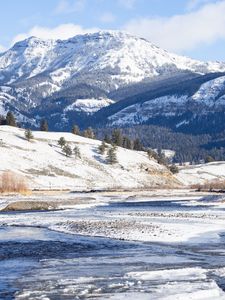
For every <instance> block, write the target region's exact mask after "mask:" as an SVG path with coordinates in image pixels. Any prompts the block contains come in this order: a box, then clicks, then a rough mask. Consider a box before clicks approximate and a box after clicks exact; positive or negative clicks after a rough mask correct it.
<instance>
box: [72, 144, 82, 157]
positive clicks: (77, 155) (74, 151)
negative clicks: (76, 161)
mask: <svg viewBox="0 0 225 300" xmlns="http://www.w3.org/2000/svg"><path fill="white" fill-rule="evenodd" d="M73 153H74V155H75V158H81V154H80V148H79V147H78V146H75V147H74V148H73Z"/></svg>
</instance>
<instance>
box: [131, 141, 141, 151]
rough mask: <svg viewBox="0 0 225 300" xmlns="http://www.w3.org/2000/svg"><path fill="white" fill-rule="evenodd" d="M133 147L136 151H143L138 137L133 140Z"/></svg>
mask: <svg viewBox="0 0 225 300" xmlns="http://www.w3.org/2000/svg"><path fill="white" fill-rule="evenodd" d="M133 149H134V150H136V151H143V146H142V144H141V141H140V140H139V139H138V138H137V139H135V140H134V147H133Z"/></svg>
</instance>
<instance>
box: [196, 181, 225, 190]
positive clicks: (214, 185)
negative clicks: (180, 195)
mask: <svg viewBox="0 0 225 300" xmlns="http://www.w3.org/2000/svg"><path fill="white" fill-rule="evenodd" d="M191 187H192V188H193V189H196V190H198V191H223V192H225V180H212V181H207V182H206V183H204V184H195V185H192V186H191Z"/></svg>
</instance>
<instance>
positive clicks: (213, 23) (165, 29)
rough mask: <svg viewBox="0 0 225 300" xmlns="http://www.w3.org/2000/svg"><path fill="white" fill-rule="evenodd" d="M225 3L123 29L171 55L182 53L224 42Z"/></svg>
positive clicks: (142, 20) (133, 23) (134, 22)
mask: <svg viewBox="0 0 225 300" xmlns="http://www.w3.org/2000/svg"><path fill="white" fill-rule="evenodd" d="M224 28H225V0H223V1H217V2H216V3H213V4H206V5H204V6H202V7H201V8H199V9H198V10H197V11H193V12H189V13H187V14H183V15H175V16H172V17H169V18H160V17H158V18H157V17H156V18H140V19H134V20H131V21H130V22H128V23H127V24H126V25H125V26H124V29H125V30H126V31H128V32H131V33H133V34H135V35H138V36H141V37H145V38H147V39H148V40H150V41H151V42H153V43H155V44H157V45H159V46H161V47H163V48H165V49H168V50H171V51H175V52H181V53H182V52H183V51H185V50H193V49H196V48H197V47H199V46H202V45H206V44H208V45H210V44H213V43H214V42H216V41H218V40H220V39H225V30H224Z"/></svg>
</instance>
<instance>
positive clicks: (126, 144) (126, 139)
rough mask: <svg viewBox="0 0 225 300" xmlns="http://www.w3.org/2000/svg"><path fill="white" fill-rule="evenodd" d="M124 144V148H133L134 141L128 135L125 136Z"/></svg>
mask: <svg viewBox="0 0 225 300" xmlns="http://www.w3.org/2000/svg"><path fill="white" fill-rule="evenodd" d="M122 146H123V148H126V149H132V142H131V140H130V139H129V138H128V137H127V136H124V137H123V145H122Z"/></svg>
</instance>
